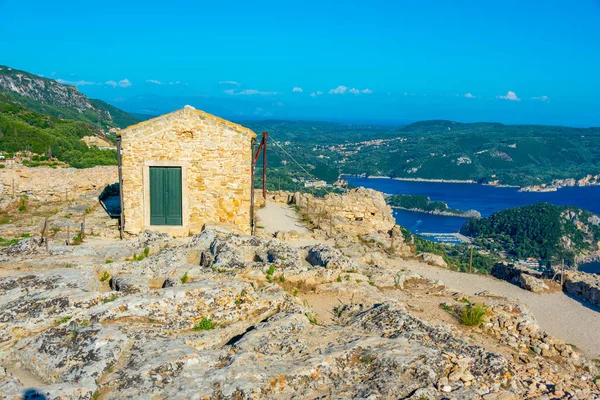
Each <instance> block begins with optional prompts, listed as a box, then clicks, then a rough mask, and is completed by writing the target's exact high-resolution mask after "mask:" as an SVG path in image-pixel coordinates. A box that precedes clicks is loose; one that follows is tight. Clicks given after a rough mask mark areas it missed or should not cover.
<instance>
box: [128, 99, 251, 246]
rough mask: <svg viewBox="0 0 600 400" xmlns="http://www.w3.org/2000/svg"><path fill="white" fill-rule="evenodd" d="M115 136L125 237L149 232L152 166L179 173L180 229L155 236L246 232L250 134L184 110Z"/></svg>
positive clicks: (135, 126)
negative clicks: (220, 228)
mask: <svg viewBox="0 0 600 400" xmlns="http://www.w3.org/2000/svg"><path fill="white" fill-rule="evenodd" d="M118 134H119V135H120V136H121V148H122V169H123V202H124V204H123V208H124V217H125V230H126V231H127V232H130V233H139V232H141V231H143V230H144V229H146V228H150V204H149V200H150V195H149V172H148V171H149V167H150V166H178V167H181V169H182V209H183V210H182V211H183V226H178V227H175V226H172V227H171V226H157V227H154V226H153V227H152V229H153V230H160V231H163V232H167V233H170V234H173V235H178V236H187V235H189V234H195V233H198V232H200V231H201V230H202V228H203V226H205V225H206V224H209V225H212V224H223V225H230V226H233V227H234V228H235V230H237V231H239V232H242V233H249V232H250V195H251V193H250V191H251V157H252V145H251V141H252V139H253V138H255V137H256V135H255V133H254V132H252V131H251V130H250V129H247V128H244V127H242V126H240V125H237V124H234V123H232V122H229V121H225V120H223V119H221V118H218V117H215V116H213V115H211V114H208V113H205V112H203V111H200V110H196V109H194V108H193V107H190V106H186V107H185V108H183V109H181V110H178V111H174V112H172V113H170V114H166V115H163V116H160V117H157V118H154V119H151V120H149V121H144V122H141V123H139V124H137V125H133V126H130V127H128V128H126V129H124V130H121V131H120V132H119V133H118Z"/></svg>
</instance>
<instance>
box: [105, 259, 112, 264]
mask: <svg viewBox="0 0 600 400" xmlns="http://www.w3.org/2000/svg"><path fill="white" fill-rule="evenodd" d="M111 262H113V260H111V259H110V258H107V259H106V261H105V262H104V263H105V264H110V263H111Z"/></svg>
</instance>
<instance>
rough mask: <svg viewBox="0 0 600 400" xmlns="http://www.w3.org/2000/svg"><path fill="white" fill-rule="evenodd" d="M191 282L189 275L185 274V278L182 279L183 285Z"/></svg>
mask: <svg viewBox="0 0 600 400" xmlns="http://www.w3.org/2000/svg"><path fill="white" fill-rule="evenodd" d="M189 280H190V278H189V277H188V273H187V271H186V272H185V274H183V276H182V277H181V283H183V284H186V283H187V282H188V281H189Z"/></svg>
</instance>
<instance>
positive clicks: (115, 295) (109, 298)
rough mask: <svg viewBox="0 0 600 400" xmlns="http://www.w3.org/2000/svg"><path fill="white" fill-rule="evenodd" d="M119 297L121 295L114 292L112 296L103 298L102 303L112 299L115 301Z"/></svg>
mask: <svg viewBox="0 0 600 400" xmlns="http://www.w3.org/2000/svg"><path fill="white" fill-rule="evenodd" d="M118 298H119V296H118V295H117V294H113V295H112V296H110V297H107V298H106V299H104V300H102V304H106V303H110V302H111V301H115V300H116V299H118Z"/></svg>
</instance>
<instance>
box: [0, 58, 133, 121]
mask: <svg viewBox="0 0 600 400" xmlns="http://www.w3.org/2000/svg"><path fill="white" fill-rule="evenodd" d="M2 90H3V91H7V92H10V93H13V94H14V95H16V96H15V97H14V99H16V100H17V101H18V102H19V103H20V104H22V105H23V106H25V107H27V108H28V109H30V110H32V111H36V112H39V113H42V114H47V115H50V116H53V117H57V118H62V119H72V120H77V121H86V122H90V123H93V124H95V125H96V126H98V127H99V128H100V129H107V128H125V127H126V126H128V125H131V124H135V123H137V122H139V120H138V119H137V118H135V117H133V116H132V115H129V114H127V113H126V112H124V111H121V110H119V109H118V108H116V107H114V106H111V105H110V104H108V103H106V102H104V101H102V100H93V99H89V98H88V97H87V96H86V95H84V94H83V93H81V92H79V90H77V88H76V87H74V86H71V85H63V84H61V83H59V82H57V81H55V80H53V79H48V78H43V77H41V76H38V75H34V74H30V73H29V72H25V71H19V70H16V69H14V68H10V67H7V66H5V65H0V91H2Z"/></svg>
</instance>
